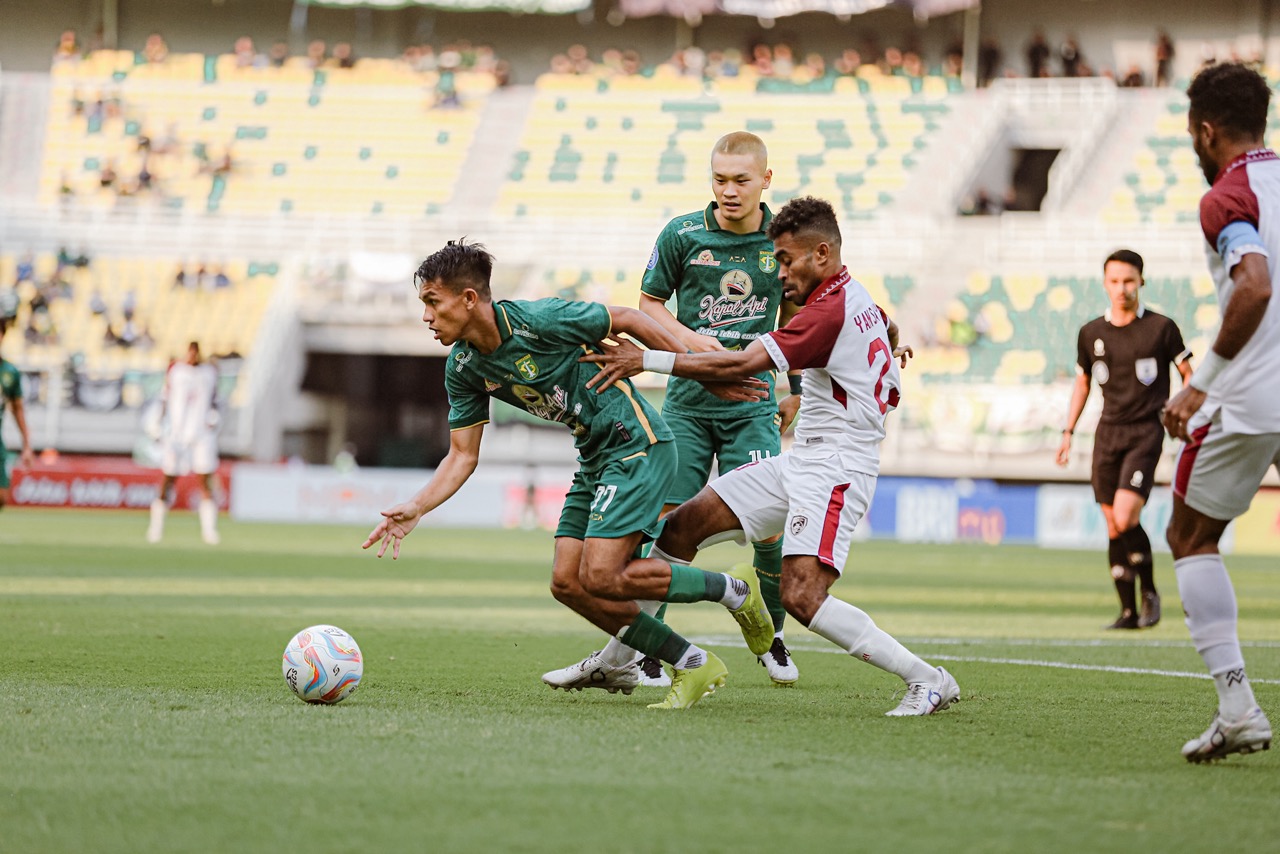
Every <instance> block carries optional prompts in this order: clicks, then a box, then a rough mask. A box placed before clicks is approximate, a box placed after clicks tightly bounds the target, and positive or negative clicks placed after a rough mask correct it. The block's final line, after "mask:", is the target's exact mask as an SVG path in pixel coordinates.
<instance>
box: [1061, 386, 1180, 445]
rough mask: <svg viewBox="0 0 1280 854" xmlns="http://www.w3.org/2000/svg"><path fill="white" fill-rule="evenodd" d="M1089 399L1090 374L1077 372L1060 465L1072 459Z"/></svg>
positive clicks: (1063, 435)
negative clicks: (1078, 426)
mask: <svg viewBox="0 0 1280 854" xmlns="http://www.w3.org/2000/svg"><path fill="white" fill-rule="evenodd" d="M1184 364H1185V363H1184ZM1088 399H1089V375H1088V374H1086V373H1085V372H1083V371H1081V372H1080V373H1078V374H1076V381H1075V384H1074V385H1072V386H1071V403H1070V404H1068V406H1067V426H1066V427H1065V428H1063V430H1062V444H1060V445H1059V446H1058V454H1057V457H1056V459H1057V461H1058V465H1060V466H1065V465H1066V464H1067V463H1068V462H1070V461H1071V439H1072V437H1073V436H1074V435H1075V432H1076V422H1078V421H1079V420H1080V413H1081V412H1084V404H1085V401H1087V400H1088Z"/></svg>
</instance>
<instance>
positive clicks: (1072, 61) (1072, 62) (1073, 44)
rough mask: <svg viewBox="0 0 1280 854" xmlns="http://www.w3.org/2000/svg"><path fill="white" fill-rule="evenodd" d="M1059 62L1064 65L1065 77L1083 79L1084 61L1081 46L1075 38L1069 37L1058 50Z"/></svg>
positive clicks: (1063, 72)
mask: <svg viewBox="0 0 1280 854" xmlns="http://www.w3.org/2000/svg"><path fill="white" fill-rule="evenodd" d="M1058 61H1059V62H1061V63H1062V76H1063V77H1082V76H1084V75H1082V74H1081V73H1080V64H1081V63H1082V62H1083V61H1084V60H1083V58H1082V57H1081V56H1080V44H1079V42H1077V41H1076V37H1075V36H1067V40H1066V41H1064V42H1063V43H1062V47H1060V48H1058Z"/></svg>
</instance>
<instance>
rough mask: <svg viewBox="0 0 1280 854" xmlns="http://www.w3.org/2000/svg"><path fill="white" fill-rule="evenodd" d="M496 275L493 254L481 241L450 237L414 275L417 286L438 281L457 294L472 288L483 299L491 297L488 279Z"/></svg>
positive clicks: (428, 257) (429, 256)
mask: <svg viewBox="0 0 1280 854" xmlns="http://www.w3.org/2000/svg"><path fill="white" fill-rule="evenodd" d="M492 276H493V256H492V255H490V254H489V252H488V251H487V250H486V249H485V248H484V244H482V243H468V242H467V239H466V238H465V237H462V238H459V239H458V240H450V241H449V242H448V243H446V244H445V245H444V246H442V247H441V248H439V249H437V250H436V251H435V252H432V253H431V254H430V255H428V256H427V259H426V260H425V261H423V262H422V264H421V265H419V267H418V272H416V273H414V274H413V284H414V287H417V288H421V287H422V286H423V285H425V284H426V283H428V282H434V281H436V280H439V281H440V282H441V283H443V284H444V286H445V287H446V288H448V289H449V290H450V291H452V292H453V293H455V294H460V293H462V292H463V291H464V290H466V289H467V288H471V289H472V290H474V291H475V292H476V293H477V294H479V295H480V298H481V299H484V300H491V299H492V297H491V296H490V293H489V279H490V277H492Z"/></svg>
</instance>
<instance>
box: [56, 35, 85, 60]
mask: <svg viewBox="0 0 1280 854" xmlns="http://www.w3.org/2000/svg"><path fill="white" fill-rule="evenodd" d="M83 53H84V52H83V51H82V50H80V40H79V39H77V38H76V31H75V30H63V31H62V35H61V36H59V37H58V44H57V46H56V47H54V49H53V64H54V65H59V64H61V63H67V62H79V61H80V57H81V56H82V55H83Z"/></svg>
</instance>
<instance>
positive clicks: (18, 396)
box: [0, 320, 36, 508]
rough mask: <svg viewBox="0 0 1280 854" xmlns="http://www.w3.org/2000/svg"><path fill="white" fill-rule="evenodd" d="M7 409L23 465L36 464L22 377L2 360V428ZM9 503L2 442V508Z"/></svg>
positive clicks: (0, 339)
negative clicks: (24, 404) (20, 442)
mask: <svg viewBox="0 0 1280 854" xmlns="http://www.w3.org/2000/svg"><path fill="white" fill-rule="evenodd" d="M5 327H6V323H5V321H3V320H0V344H3V343H4V333H5ZM5 409H11V410H13V420H14V421H16V422H17V423H18V435H20V436H21V437H22V457H21V459H22V465H23V466H25V467H28V468H29V467H30V466H32V465H34V464H35V461H36V455H35V451H33V450H31V433H30V432H29V431H28V430H27V412H26V409H25V407H24V406H23V404H22V375H21V374H19V373H18V369H17V367H16V366H15V365H14V364H13V363H12V362H6V361H5V360H4V359H3V358H0V427H3V426H4V411H5ZM8 502H9V460H8V454H7V453H5V450H4V443H3V442H0V508H2V507H4V505H5V504H7V503H8Z"/></svg>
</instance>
